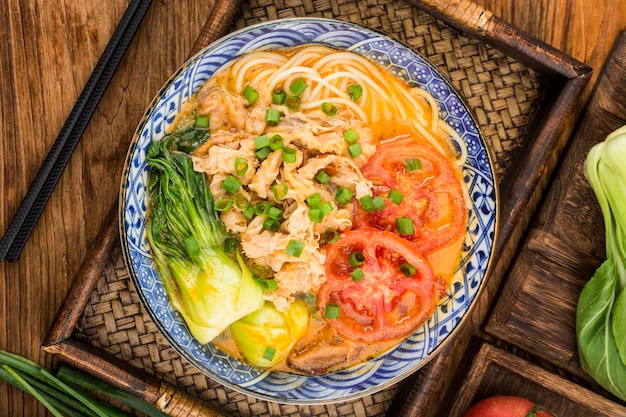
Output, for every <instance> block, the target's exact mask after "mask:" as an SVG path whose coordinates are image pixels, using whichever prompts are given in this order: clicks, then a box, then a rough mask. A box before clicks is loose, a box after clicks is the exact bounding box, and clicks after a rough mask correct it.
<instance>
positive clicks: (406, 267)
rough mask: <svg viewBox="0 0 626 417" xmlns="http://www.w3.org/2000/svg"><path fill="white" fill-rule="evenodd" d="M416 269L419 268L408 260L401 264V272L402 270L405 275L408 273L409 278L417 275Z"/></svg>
mask: <svg viewBox="0 0 626 417" xmlns="http://www.w3.org/2000/svg"><path fill="white" fill-rule="evenodd" d="M416 271H417V269H416V268H415V267H414V266H413V265H411V264H410V263H408V262H406V261H405V262H403V263H402V265H400V272H402V273H403V274H404V275H406V276H407V277H409V278H411V277H412V276H413V275H415V272H416Z"/></svg>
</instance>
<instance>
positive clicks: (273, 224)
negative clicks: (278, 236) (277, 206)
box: [263, 217, 280, 232]
mask: <svg viewBox="0 0 626 417" xmlns="http://www.w3.org/2000/svg"><path fill="white" fill-rule="evenodd" d="M263 228H264V229H265V230H269V231H270V232H277V231H278V229H279V228H280V222H279V221H278V220H276V219H272V218H271V217H268V218H267V219H265V220H264V221H263Z"/></svg>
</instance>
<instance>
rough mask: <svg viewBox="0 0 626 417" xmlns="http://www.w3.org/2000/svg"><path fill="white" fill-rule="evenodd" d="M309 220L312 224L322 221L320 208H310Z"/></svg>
mask: <svg viewBox="0 0 626 417" xmlns="http://www.w3.org/2000/svg"><path fill="white" fill-rule="evenodd" d="M309 219H311V221H312V222H314V223H321V222H322V220H324V213H323V212H322V209H321V208H318V207H311V208H310V209H309Z"/></svg>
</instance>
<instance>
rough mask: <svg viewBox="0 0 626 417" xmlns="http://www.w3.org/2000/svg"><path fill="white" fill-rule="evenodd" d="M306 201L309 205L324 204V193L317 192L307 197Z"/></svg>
mask: <svg viewBox="0 0 626 417" xmlns="http://www.w3.org/2000/svg"><path fill="white" fill-rule="evenodd" d="M306 203H307V204H308V206H309V207H317V206H319V205H320V204H322V195H321V194H320V193H318V192H315V193H313V194H311V195H310V196H308V197H307V198H306Z"/></svg>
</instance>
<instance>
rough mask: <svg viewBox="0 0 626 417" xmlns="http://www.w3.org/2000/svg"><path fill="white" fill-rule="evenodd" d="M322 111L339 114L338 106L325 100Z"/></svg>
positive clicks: (331, 114) (330, 114)
mask: <svg viewBox="0 0 626 417" xmlns="http://www.w3.org/2000/svg"><path fill="white" fill-rule="evenodd" d="M322 111H323V112H324V113H326V114H327V115H329V116H334V115H336V114H337V107H336V106H335V105H334V104H333V103H329V102H327V101H325V102H323V103H322Z"/></svg>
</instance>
